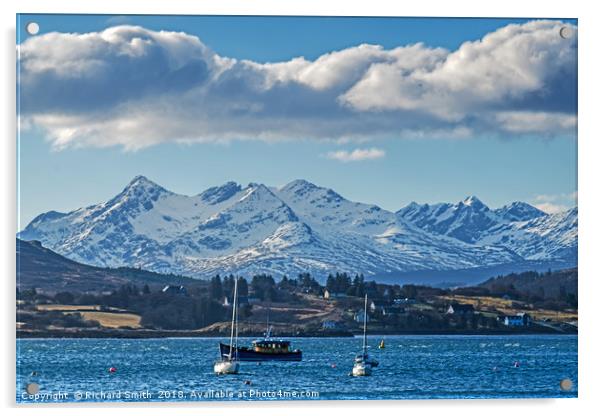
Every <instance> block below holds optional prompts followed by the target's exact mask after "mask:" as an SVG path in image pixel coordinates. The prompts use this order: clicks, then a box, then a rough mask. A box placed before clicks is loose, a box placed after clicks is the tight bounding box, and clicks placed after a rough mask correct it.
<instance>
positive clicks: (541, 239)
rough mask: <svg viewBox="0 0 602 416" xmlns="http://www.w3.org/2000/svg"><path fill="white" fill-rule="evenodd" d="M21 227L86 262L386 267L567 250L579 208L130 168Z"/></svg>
mask: <svg viewBox="0 0 602 416" xmlns="http://www.w3.org/2000/svg"><path fill="white" fill-rule="evenodd" d="M18 236H19V238H21V239H24V240H39V241H41V242H42V244H43V245H44V246H46V247H48V248H50V249H52V250H54V251H56V252H58V253H60V254H62V255H64V256H66V257H68V258H70V259H73V260H76V261H79V262H83V263H87V264H92V265H98V266H109V267H117V266H135V267H142V268H145V269H148V270H152V271H157V272H164V273H165V272H170V273H178V274H184V275H190V276H194V277H207V276H209V275H211V274H213V273H218V272H219V273H240V274H246V275H250V274H253V273H259V272H267V273H272V274H275V275H277V276H281V275H283V274H287V275H295V274H296V273H299V272H310V273H312V274H314V275H315V276H317V277H323V276H324V275H326V274H327V273H330V272H333V271H348V272H361V273H364V274H365V275H379V274H387V275H390V274H392V273H396V272H410V271H417V270H457V269H472V268H479V267H485V266H495V265H502V264H503V265H511V264H515V263H520V262H524V261H525V260H530V259H533V260H538V261H540V260H562V261H565V260H567V259H573V258H574V257H575V256H576V249H577V211H576V209H574V210H572V211H568V212H567V213H565V214H557V215H547V214H545V213H543V212H541V211H539V210H537V209H536V208H534V207H531V206H529V205H528V204H524V203H514V204H511V205H508V206H506V207H502V208H500V209H498V210H491V209H489V208H488V207H487V206H486V205H485V204H483V203H482V202H481V201H479V200H478V199H477V198H476V197H469V198H467V199H465V200H464V201H461V202H459V203H457V204H437V205H432V206H429V205H418V204H416V203H412V204H410V205H408V206H407V207H405V208H403V209H402V210H400V211H398V212H397V213H393V212H390V211H387V210H384V209H382V208H379V207H378V206H376V205H369V204H363V203H357V202H352V201H349V200H347V199H345V198H344V197H342V196H341V195H339V194H337V193H336V192H335V191H333V190H331V189H327V188H322V187H319V186H316V185H314V184H312V183H310V182H307V181H304V180H297V181H293V182H291V183H289V184H287V185H285V186H284V187H282V188H270V187H267V186H265V185H262V184H253V183H252V184H249V185H248V186H246V187H242V186H240V185H238V184H236V183H234V182H228V183H226V184H224V185H222V186H218V187H213V188H210V189H207V190H206V191H204V192H202V193H200V194H198V195H195V196H185V195H178V194H175V193H173V192H170V191H168V190H166V189H164V188H162V187H161V186H159V185H157V184H155V183H154V182H152V181H150V180H148V179H147V178H145V177H143V176H137V177H136V178H134V179H133V180H132V181H131V182H130V183H129V184H128V185H127V186H126V187H125V189H124V190H123V191H122V192H120V193H119V194H117V195H116V196H115V197H114V198H112V199H110V200H109V201H107V202H104V203H100V204H97V205H93V206H90V207H86V208H80V209H78V210H75V211H72V212H69V213H58V212H54V211H51V212H48V213H45V214H42V215H40V216H38V217H36V218H35V219H34V220H33V221H32V222H31V223H30V224H29V225H28V226H27V227H26V228H25V229H24V230H23V231H22V232H20V233H19V234H18Z"/></svg>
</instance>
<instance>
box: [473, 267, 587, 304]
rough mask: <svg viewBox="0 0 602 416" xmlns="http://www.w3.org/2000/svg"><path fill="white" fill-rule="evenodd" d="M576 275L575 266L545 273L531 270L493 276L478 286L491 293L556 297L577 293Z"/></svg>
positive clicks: (543, 297) (546, 297)
mask: <svg viewBox="0 0 602 416" xmlns="http://www.w3.org/2000/svg"><path fill="white" fill-rule="evenodd" d="M577 277H578V272H577V268H573V269H566V270H558V271H550V272H545V273H537V272H533V271H531V272H523V273H511V274H508V275H505V276H498V277H494V278H491V279H489V280H487V281H485V282H483V283H481V284H480V285H479V286H481V287H484V288H487V289H489V291H491V292H492V293H502V292H509V293H510V292H514V293H517V294H519V295H521V296H537V297H540V298H542V299H557V298H565V297H566V296H576V295H577Z"/></svg>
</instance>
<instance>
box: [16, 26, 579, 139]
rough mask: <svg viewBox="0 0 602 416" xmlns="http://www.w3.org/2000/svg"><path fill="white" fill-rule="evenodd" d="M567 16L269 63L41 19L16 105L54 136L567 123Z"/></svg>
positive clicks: (354, 135) (235, 134) (293, 134)
mask: <svg viewBox="0 0 602 416" xmlns="http://www.w3.org/2000/svg"><path fill="white" fill-rule="evenodd" d="M564 25H565V24H564V23H562V22H558V21H532V22H528V23H526V24H523V25H508V26H506V27H503V28H500V29H499V30H497V31H495V32H492V33H490V34H488V35H486V36H485V37H484V38H483V39H481V40H476V41H471V42H466V43H464V44H463V45H461V46H460V47H459V48H458V50H455V51H448V50H445V49H442V48H431V47H428V46H425V45H423V44H414V45H406V46H400V47H397V48H394V49H385V48H383V47H382V46H379V45H359V46H356V47H351V48H347V49H344V50H340V51H332V52H330V53H327V54H324V55H322V56H320V57H318V58H317V59H316V60H314V61H310V60H307V59H305V58H304V57H298V58H295V59H291V60H290V61H285V62H274V63H258V62H252V61H248V60H243V61H239V60H236V59H234V58H229V57H224V56H220V55H218V54H217V53H215V52H214V51H212V50H210V49H209V48H208V47H207V46H205V45H204V44H203V42H202V41H201V40H200V39H198V38H197V37H195V36H192V35H188V34H185V33H181V32H167V31H152V30H148V29H145V28H142V27H135V26H116V27H112V28H109V29H106V30H104V31H102V32H93V33H86V34H73V33H48V34H45V35H41V36H36V37H31V38H29V39H28V40H27V41H25V42H24V43H23V44H21V45H20V46H19V52H20V54H19V56H20V60H19V64H20V84H19V90H20V94H21V97H20V98H21V110H22V114H21V116H22V117H21V119H22V121H23V123H24V124H23V126H26V125H31V126H37V127H40V128H42V129H43V130H44V131H45V132H46V134H47V137H48V140H50V141H51V143H52V144H53V145H54V146H55V147H56V148H58V149H61V148H66V147H79V146H97V147H106V146H122V147H124V148H126V149H139V148H144V147H147V146H152V145H154V144H157V143H162V142H168V141H176V142H211V141H228V140H245V139H261V140H290V139H297V138H304V139H306V138H309V139H328V140H337V141H366V140H371V139H375V138H406V137H414V138H418V139H420V138H426V137H434V136H436V137H442V138H445V137H449V138H458V137H459V138H468V137H475V136H478V135H479V134H481V133H487V135H494V136H495V135H497V136H503V137H506V136H521V135H525V134H528V135H532V136H533V135H535V136H537V135H541V136H549V135H568V136H571V137H574V135H575V125H576V101H575V94H576V89H575V88H576V86H575V84H576V76H577V75H576V36H574V37H573V38H571V39H570V40H567V39H563V38H561V37H560V36H559V30H560V28H561V27H562V26H564ZM575 29H576V28H575ZM293 47H294V45H293Z"/></svg>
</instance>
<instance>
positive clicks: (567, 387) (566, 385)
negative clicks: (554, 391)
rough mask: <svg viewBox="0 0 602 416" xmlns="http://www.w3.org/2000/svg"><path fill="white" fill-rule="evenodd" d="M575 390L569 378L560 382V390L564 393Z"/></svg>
mask: <svg viewBox="0 0 602 416" xmlns="http://www.w3.org/2000/svg"><path fill="white" fill-rule="evenodd" d="M572 388H573V382H572V381H571V379H569V378H565V379H564V380H561V381H560V389H561V390H562V391H569V390H571V389H572Z"/></svg>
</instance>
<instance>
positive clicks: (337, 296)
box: [324, 289, 347, 299]
mask: <svg viewBox="0 0 602 416" xmlns="http://www.w3.org/2000/svg"><path fill="white" fill-rule="evenodd" d="M346 297H347V295H346V294H345V293H339V292H331V291H329V290H328V289H326V290H324V299H340V298H346Z"/></svg>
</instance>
